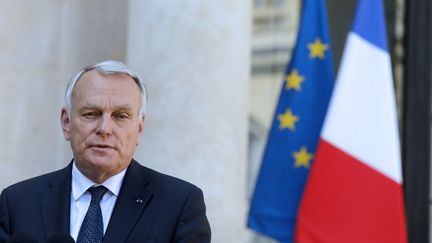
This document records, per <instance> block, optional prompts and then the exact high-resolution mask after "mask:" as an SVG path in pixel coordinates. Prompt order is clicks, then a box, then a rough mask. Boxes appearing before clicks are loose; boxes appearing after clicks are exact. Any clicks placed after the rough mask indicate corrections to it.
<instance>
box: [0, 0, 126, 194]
mask: <svg viewBox="0 0 432 243" xmlns="http://www.w3.org/2000/svg"><path fill="white" fill-rule="evenodd" d="M127 7H128V5H127V4H125V3H124V2H121V1H116V0H109V1H108V0H94V1H91V2H90V1H87V0H79V1H57V0H41V1H37V2H33V1H25V0H20V1H15V0H5V1H2V5H1V8H0V29H1V30H2V31H0V53H1V55H0V73H1V78H0V121H1V122H0V168H1V169H0V189H3V188H4V187H5V186H6V185H9V184H11V183H14V182H17V181H19V180H22V179H25V178H29V177H33V176H36V175H39V174H42V173H47V172H50V171H53V170H56V169H59V168H61V167H63V166H65V165H66V164H67V163H69V161H70V159H71V158H72V155H71V152H70V149H69V144H68V143H67V142H66V141H65V140H64V138H63V134H62V132H61V126H60V108H61V107H62V106H63V104H64V101H63V97H64V91H65V88H66V84H67V82H68V79H69V78H70V77H71V76H72V74H73V72H75V71H76V70H77V69H78V68H81V67H83V66H84V65H87V64H90V63H93V62H96V61H100V60H103V59H119V60H122V61H124V57H125V47H126V29H127V28H126V25H127V21H126V20H127V17H126V15H127V10H128V9H127Z"/></svg>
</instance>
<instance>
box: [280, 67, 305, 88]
mask: <svg viewBox="0 0 432 243" xmlns="http://www.w3.org/2000/svg"><path fill="white" fill-rule="evenodd" d="M304 79H305V78H304V77H303V76H301V75H299V73H298V72H297V70H296V69H293V70H292V71H291V73H290V74H288V75H287V76H286V78H285V80H286V89H288V90H290V89H295V90H297V91H300V90H301V83H302V82H303V81H304Z"/></svg>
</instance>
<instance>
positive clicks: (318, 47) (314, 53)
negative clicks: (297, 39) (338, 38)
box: [308, 37, 329, 59]
mask: <svg viewBox="0 0 432 243" xmlns="http://www.w3.org/2000/svg"><path fill="white" fill-rule="evenodd" d="M308 48H309V57H310V58H311V59H313V58H315V57H319V58H320V59H324V52H325V51H326V50H327V49H328V48H329V47H328V45H326V44H324V43H322V42H321V38H319V37H318V38H316V39H315V42H313V43H309V44H308Z"/></svg>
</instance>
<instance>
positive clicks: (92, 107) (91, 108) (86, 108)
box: [79, 104, 133, 111]
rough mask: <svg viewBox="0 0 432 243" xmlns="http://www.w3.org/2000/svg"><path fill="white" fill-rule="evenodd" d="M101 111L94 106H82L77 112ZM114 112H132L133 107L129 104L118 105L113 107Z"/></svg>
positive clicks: (98, 107)
mask: <svg viewBox="0 0 432 243" xmlns="http://www.w3.org/2000/svg"><path fill="white" fill-rule="evenodd" d="M99 109H101V107H100V106H98V105H95V104H86V105H84V106H82V107H81V108H80V109H79V111H83V110H99ZM114 110H128V111H129V110H133V106H132V105H131V104H120V105H117V106H115V107H114Z"/></svg>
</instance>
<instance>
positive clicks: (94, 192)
mask: <svg viewBox="0 0 432 243" xmlns="http://www.w3.org/2000/svg"><path fill="white" fill-rule="evenodd" d="M107 190H108V189H107V188H106V187H104V186H95V187H90V188H89V189H88V190H87V191H89V192H90V193H91V203H100V201H101V200H102V198H103V196H104V195H105V193H106V192H107Z"/></svg>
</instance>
